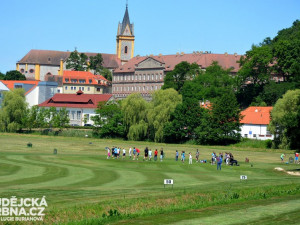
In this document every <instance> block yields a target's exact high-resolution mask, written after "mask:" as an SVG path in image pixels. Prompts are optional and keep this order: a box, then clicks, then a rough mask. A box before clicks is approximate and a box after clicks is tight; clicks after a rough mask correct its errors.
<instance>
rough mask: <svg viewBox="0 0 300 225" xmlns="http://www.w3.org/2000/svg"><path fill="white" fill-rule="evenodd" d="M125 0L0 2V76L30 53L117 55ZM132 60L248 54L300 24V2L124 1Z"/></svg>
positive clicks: (285, 0) (16, 0)
mask: <svg viewBox="0 0 300 225" xmlns="http://www.w3.org/2000/svg"><path fill="white" fill-rule="evenodd" d="M125 8H126V0H51V1H44V0H28V1H24V0H9V1H8V0H7V1H5V0H0V12H1V13H0V32H1V33H0V53H1V54H0V72H2V73H5V72H6V71H9V70H14V69H15V68H16V62H17V61H18V60H20V59H21V58H22V57H24V56H25V55H26V54H27V53H28V52H29V51H30V50H31V49H42V50H58V51H67V50H69V51H73V50H74V49H75V48H77V50H78V51H80V52H97V53H98V52H99V53H112V54H115V53H116V34H117V27H118V23H119V22H121V21H122V19H123V16H124V13H125ZM128 9H129V16H130V21H131V23H134V32H135V52H134V54H135V55H150V54H154V55H158V54H160V53H161V54H164V55H167V54H176V52H185V53H192V52H193V51H211V52H212V53H219V54H223V53H225V52H228V53H229V54H233V53H238V54H245V53H246V51H248V50H250V49H251V46H252V44H259V43H260V42H262V41H263V40H264V39H265V38H266V37H271V38H273V37H275V36H276V34H277V32H278V31H279V30H282V29H284V28H288V27H291V26H292V24H293V22H294V21H295V20H297V19H298V20H300V1H299V0H209V1H208V0H185V1H182V0H151V1H150V0H128Z"/></svg>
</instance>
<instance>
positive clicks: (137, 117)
mask: <svg viewBox="0 0 300 225" xmlns="http://www.w3.org/2000/svg"><path fill="white" fill-rule="evenodd" d="M148 108H149V103H148V102H146V100H145V99H143V97H142V96H141V95H140V94H139V93H133V94H131V95H129V96H128V97H127V98H126V99H125V100H124V101H123V102H122V111H123V116H124V122H125V127H126V131H127V137H128V139H129V140H143V139H145V138H146V137H147V131H148V121H147V110H148Z"/></svg>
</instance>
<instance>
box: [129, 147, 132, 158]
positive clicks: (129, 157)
mask: <svg viewBox="0 0 300 225" xmlns="http://www.w3.org/2000/svg"><path fill="white" fill-rule="evenodd" d="M131 151H132V149H131V148H129V158H130V159H131Z"/></svg>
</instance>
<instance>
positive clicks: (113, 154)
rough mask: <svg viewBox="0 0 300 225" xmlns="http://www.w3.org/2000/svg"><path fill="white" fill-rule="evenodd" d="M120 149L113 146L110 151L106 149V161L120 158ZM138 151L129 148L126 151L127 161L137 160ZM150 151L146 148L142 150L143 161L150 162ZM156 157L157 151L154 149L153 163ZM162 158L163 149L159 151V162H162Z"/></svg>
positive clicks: (124, 152)
mask: <svg viewBox="0 0 300 225" xmlns="http://www.w3.org/2000/svg"><path fill="white" fill-rule="evenodd" d="M121 149H122V148H120V147H115V146H113V147H112V148H111V149H110V148H109V147H106V150H107V159H110V158H113V159H119V158H120V152H121ZM140 152H141V151H140V150H139V149H138V148H136V147H133V148H129V149H128V156H129V159H132V160H139V157H140ZM126 154H127V153H126V149H125V148H123V150H122V159H125V158H126ZM152 156H153V155H152V150H151V149H149V148H148V147H146V148H145V150H144V157H143V160H144V161H145V160H146V161H147V160H149V161H151V160H152ZM157 157H158V150H157V149H155V151H154V158H153V160H154V161H157ZM163 158H164V150H163V148H161V149H160V161H163Z"/></svg>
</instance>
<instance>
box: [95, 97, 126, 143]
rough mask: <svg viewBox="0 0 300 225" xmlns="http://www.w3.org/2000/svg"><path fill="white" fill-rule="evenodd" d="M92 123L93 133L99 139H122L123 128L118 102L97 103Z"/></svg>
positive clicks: (123, 134)
mask: <svg viewBox="0 0 300 225" xmlns="http://www.w3.org/2000/svg"><path fill="white" fill-rule="evenodd" d="M96 114H97V115H96V116H93V117H92V120H93V121H94V125H95V127H94V133H95V134H96V135H97V136H100V137H110V138H123V137H124V136H125V126H124V121H123V113H122V110H121V105H120V102H114V101H113V102H108V103H104V102H99V104H98V107H97V109H96Z"/></svg>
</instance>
